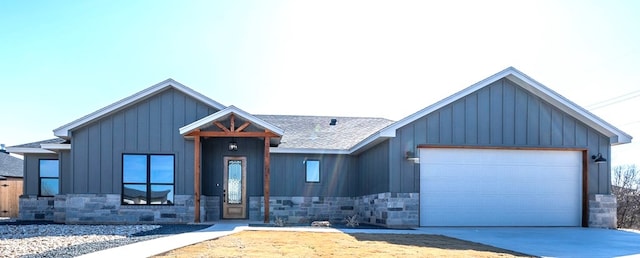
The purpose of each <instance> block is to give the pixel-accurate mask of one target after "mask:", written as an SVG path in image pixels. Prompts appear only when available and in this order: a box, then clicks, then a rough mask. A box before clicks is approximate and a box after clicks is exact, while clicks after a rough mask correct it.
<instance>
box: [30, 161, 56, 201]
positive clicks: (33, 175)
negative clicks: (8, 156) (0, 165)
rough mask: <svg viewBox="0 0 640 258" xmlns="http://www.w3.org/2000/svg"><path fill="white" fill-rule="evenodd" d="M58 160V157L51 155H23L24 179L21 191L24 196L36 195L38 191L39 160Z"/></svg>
mask: <svg viewBox="0 0 640 258" xmlns="http://www.w3.org/2000/svg"><path fill="white" fill-rule="evenodd" d="M43 159H58V155H57V154H55V153H52V154H45V153H43V154H29V155H24V161H23V162H24V171H25V173H24V178H23V180H24V181H23V182H24V185H23V189H22V192H23V194H24V195H38V194H39V190H40V175H39V174H38V173H39V171H40V160H43Z"/></svg>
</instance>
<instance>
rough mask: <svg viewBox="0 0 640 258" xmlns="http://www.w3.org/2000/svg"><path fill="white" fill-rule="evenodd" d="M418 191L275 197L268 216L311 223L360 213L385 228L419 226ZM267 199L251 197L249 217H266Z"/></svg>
mask: <svg viewBox="0 0 640 258" xmlns="http://www.w3.org/2000/svg"><path fill="white" fill-rule="evenodd" d="M418 197H419V194H418V193H390V192H386V193H379V194H372V195H366V196H360V197H355V198H354V197H301V196H293V197H290V196H272V197H270V198H269V208H270V213H269V214H270V215H269V217H270V218H271V219H272V220H274V219H275V218H277V217H279V218H283V219H285V220H286V221H287V223H294V224H297V223H309V222H311V221H315V220H328V221H331V222H333V223H336V222H340V223H342V222H344V219H345V218H346V217H347V216H352V215H355V214H357V215H358V217H359V218H360V221H361V222H362V223H367V224H374V225H379V226H384V227H395V228H405V227H417V226H418V225H419V216H418V212H419V201H418ZM264 214H265V213H264V198H263V197H262V196H251V197H250V198H249V219H251V220H263V219H264Z"/></svg>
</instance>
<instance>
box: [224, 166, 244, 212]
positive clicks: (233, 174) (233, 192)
mask: <svg viewBox="0 0 640 258" xmlns="http://www.w3.org/2000/svg"><path fill="white" fill-rule="evenodd" d="M227 165H228V170H229V171H227V173H229V174H228V177H227V178H228V179H227V189H228V190H227V203H230V204H240V203H242V161H241V160H229V164H227Z"/></svg>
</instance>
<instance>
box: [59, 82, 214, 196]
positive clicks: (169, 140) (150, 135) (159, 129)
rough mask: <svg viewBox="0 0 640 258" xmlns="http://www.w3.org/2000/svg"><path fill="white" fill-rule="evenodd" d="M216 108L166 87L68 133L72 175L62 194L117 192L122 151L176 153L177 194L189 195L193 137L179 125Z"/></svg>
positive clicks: (119, 182)
mask: <svg viewBox="0 0 640 258" xmlns="http://www.w3.org/2000/svg"><path fill="white" fill-rule="evenodd" d="M217 111H219V110H218V109H216V108H214V107H211V106H208V105H206V104H204V103H202V102H201V101H198V100H196V99H194V98H192V97H190V96H188V95H186V94H184V93H182V92H180V91H178V90H175V89H173V88H168V89H166V90H163V91H161V92H159V93H157V94H154V95H151V96H150V97H149V98H147V99H144V100H141V101H139V102H137V103H134V104H133V105H131V106H128V107H125V108H124V109H121V110H118V111H115V112H114V113H112V114H110V115H108V116H104V117H103V118H101V119H99V120H97V121H93V122H91V123H89V124H87V125H84V126H82V127H80V128H77V129H74V130H73V131H71V136H72V137H73V140H72V141H71V145H72V146H71V147H72V149H73V152H71V161H72V167H71V173H72V176H71V177H67V178H71V179H72V180H73V182H72V183H71V187H70V188H65V191H67V192H61V194H84V193H93V194H120V192H121V191H122V154H131V153H141V154H173V155H175V169H176V171H175V181H174V182H175V193H176V194H193V192H194V189H193V181H194V179H193V164H194V163H193V150H194V147H193V143H194V142H193V141H192V140H187V139H185V138H184V137H183V136H182V135H180V133H179V131H178V129H179V128H180V127H182V126H184V125H186V124H190V123H192V122H194V121H196V120H198V119H201V118H203V117H205V116H207V115H210V114H213V113H215V112H217Z"/></svg>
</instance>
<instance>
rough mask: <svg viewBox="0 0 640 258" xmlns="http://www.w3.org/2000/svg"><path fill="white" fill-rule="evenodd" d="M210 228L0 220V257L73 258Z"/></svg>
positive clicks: (205, 226) (200, 226) (201, 226)
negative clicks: (63, 223) (64, 223)
mask: <svg viewBox="0 0 640 258" xmlns="http://www.w3.org/2000/svg"><path fill="white" fill-rule="evenodd" d="M209 226H211V225H61V224H43V223H17V222H3V221H1V220H0V257H74V256H78V255H82V254H87V253H91V252H95V251H99V250H103V249H107V248H112V247H118V246H123V245H127V244H131V243H135V242H139V241H144V240H149V239H154V238H159V237H164V236H168V235H172V234H179V233H185V232H191V231H196V230H200V229H204V228H207V227H209Z"/></svg>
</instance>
